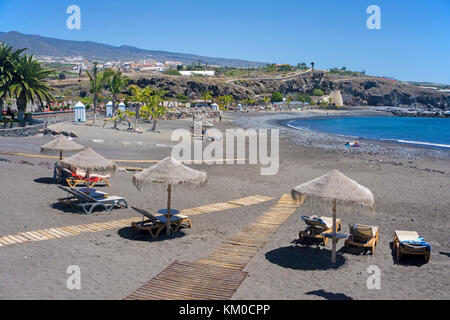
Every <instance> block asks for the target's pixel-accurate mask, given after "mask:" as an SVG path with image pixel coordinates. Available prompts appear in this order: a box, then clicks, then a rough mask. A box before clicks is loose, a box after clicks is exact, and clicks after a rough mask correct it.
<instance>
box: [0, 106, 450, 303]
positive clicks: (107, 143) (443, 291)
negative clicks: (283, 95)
mask: <svg viewBox="0 0 450 320" xmlns="http://www.w3.org/2000/svg"><path fill="white" fill-rule="evenodd" d="M294 116H295V115H294ZM283 117H286V115H283ZM287 117H290V116H287ZM236 119H238V121H237V123H235V122H234V121H235V120H236ZM268 120H271V121H272V122H271V123H267V121H268ZM274 120H279V118H278V116H277V117H274V115H273V114H264V115H252V114H251V115H238V114H235V113H232V114H226V115H225V117H224V122H223V123H221V124H218V125H217V128H219V129H221V130H225V129H228V128H235V127H236V126H237V125H238V124H239V125H243V126H245V127H253V128H261V127H266V126H273V127H275V126H276V123H274V122H273V121H274ZM191 125H192V122H191V121H185V120H180V121H161V122H159V129H160V131H161V132H160V133H159V134H152V133H149V132H146V133H145V134H143V135H137V134H134V133H129V132H126V131H124V130H125V129H126V127H125V125H123V126H120V129H121V130H120V131H115V130H112V129H103V128H101V127H100V126H98V127H92V126H87V125H75V124H73V123H69V122H66V123H60V124H57V125H53V126H52V129H54V130H67V131H74V132H76V133H77V134H78V135H79V136H80V139H79V141H78V142H79V143H80V144H83V145H85V146H88V147H93V148H94V149H95V150H96V151H98V152H99V153H100V154H102V155H104V156H106V157H109V158H111V159H136V160H137V159H154V160H160V159H163V158H164V157H166V156H168V155H169V154H170V151H171V149H170V148H171V146H173V145H174V142H171V141H170V135H171V132H172V130H174V129H177V128H189V127H190V126H191ZM142 127H143V128H144V129H148V128H149V127H150V125H146V124H144V125H142ZM283 130H286V132H288V131H289V130H290V129H283ZM292 139H293V136H291V135H290V134H289V133H286V134H282V138H281V142H280V170H279V173H278V174H277V175H276V176H261V175H260V166H259V165H212V166H210V165H196V166H194V168H195V169H198V170H203V171H206V172H207V173H208V176H209V181H208V184H207V185H206V186H205V187H203V188H201V189H199V188H183V187H180V188H176V189H175V191H174V197H173V201H174V205H175V206H176V207H177V208H179V209H185V208H192V207H198V206H200V205H206V204H212V203H217V202H222V201H228V200H233V199H237V198H242V197H245V196H251V195H256V194H259V195H265V196H271V197H274V198H275V199H278V198H279V197H280V196H281V195H282V194H285V193H290V191H291V189H292V188H293V187H295V186H297V185H299V184H301V183H303V182H307V181H309V180H311V179H313V178H316V177H318V176H321V175H323V174H325V173H327V172H329V171H330V170H332V169H339V170H341V171H342V172H343V173H344V174H346V175H348V176H349V177H351V178H353V179H355V180H357V181H358V182H359V183H361V184H363V185H365V186H367V187H368V188H369V189H371V190H372V192H373V194H374V196H375V199H376V203H377V205H376V213H375V214H374V215H371V216H366V215H361V214H355V213H351V214H349V213H345V212H339V215H340V218H341V219H342V221H343V225H344V232H345V233H348V224H350V223H362V224H371V225H377V226H379V227H380V244H379V247H378V248H377V250H376V252H375V255H374V256H364V255H356V254H353V253H344V252H342V250H341V251H340V254H339V259H338V262H339V264H338V265H339V267H338V268H337V269H330V268H329V258H330V249H331V245H330V244H329V245H328V247H326V248H323V247H320V248H317V247H315V246H312V247H309V246H302V245H299V244H297V243H296V240H297V239H298V232H299V230H300V229H303V228H304V224H303V223H302V222H301V220H300V217H301V216H302V215H310V214H319V215H329V214H327V213H326V212H323V213H321V212H315V211H314V209H313V208H308V207H301V208H300V209H299V210H298V212H297V213H296V214H295V215H294V216H293V217H292V218H291V219H289V221H288V222H287V223H286V224H284V225H283V226H282V227H281V228H280V229H279V231H278V232H277V233H276V234H275V235H274V237H273V238H272V239H271V240H270V241H269V243H267V245H266V246H265V247H264V248H263V249H262V250H261V251H260V252H259V253H258V254H257V256H256V257H255V258H254V259H253V260H252V261H251V263H250V264H249V265H248V266H247V268H246V269H245V271H246V272H248V273H249V277H248V278H247V279H246V280H245V281H244V283H243V285H242V286H241V287H240V288H239V290H238V291H237V292H236V294H235V295H234V297H233V299H237V300H240V299H346V298H352V299H449V298H450V293H449V290H448V287H449V280H448V279H449V278H450V277H449V275H450V271H449V269H448V266H449V260H448V259H449V254H450V246H449V238H448V228H449V227H450V223H449V218H448V214H449V212H450V197H449V192H448V190H450V179H449V173H450V161H449V160H448V159H446V158H445V157H434V156H431V157H425V156H424V157H422V156H421V157H420V159H419V160H416V159H415V158H414V157H415V155H413V156H412V157H409V156H408V157H403V156H404V155H405V154H408V155H409V154H410V153H409V152H410V151H408V152H405V151H399V152H398V153H395V154H394V153H392V154H391V155H390V152H382V151H379V150H377V152H373V153H370V152H368V153H364V152H363V153H361V154H353V153H348V152H344V151H341V150H338V149H335V148H333V147H329V148H327V147H326V145H327V143H325V142H326V141H325V142H324V141H323V140H320V137H317V140H313V142H312V143H311V144H310V145H308V144H302V143H298V141H293V140H292ZM304 139H306V140H309V139H316V138H312V137H309V136H308V137H304ZM330 139H331V138H330ZM50 140H51V137H49V136H43V137H29V138H1V139H0V151H3V152H25V153H35V154H37V153H39V146H40V145H42V144H44V143H46V142H48V141H50ZM316 141H317V142H319V141H321V145H317V144H316ZM294 142H295V143H294ZM386 145H387V144H386ZM377 148H378V147H377ZM392 148H399V147H398V146H393V147H392ZM411 149H414V148H411ZM415 149H417V148H415ZM380 150H381V148H380ZM25 162H26V163H25ZM52 166H53V160H49V159H38V158H25V157H17V156H9V155H2V154H0V176H1V180H0V181H1V182H0V192H1V194H2V195H3V196H2V209H1V215H0V235H7V234H14V233H19V232H25V231H30V230H39V229H44V228H51V227H60V226H70V225H79V224H85V223H93V222H104V221H110V220H116V219H120V218H131V217H134V216H136V214H135V213H134V212H133V211H132V210H129V209H124V210H115V211H113V212H112V213H106V212H97V213H95V214H93V215H91V216H85V215H80V214H77V213H74V212H71V211H69V210H62V208H60V207H58V206H56V205H55V202H56V201H57V198H59V197H62V196H64V193H62V192H61V191H60V190H59V189H58V188H57V187H56V185H54V184H52V183H51V181H50V180H49V179H48V178H49V177H51V175H52V170H51V169H50V168H52ZM132 176H133V173H131V172H129V173H126V172H118V173H116V174H115V175H114V176H113V177H112V179H111V183H112V187H111V189H108V193H110V194H117V195H120V196H123V197H124V198H126V199H127V201H128V202H129V203H130V204H131V205H133V206H136V207H140V208H144V209H148V210H151V211H156V210H158V209H160V208H164V206H165V202H166V194H165V193H164V192H163V190H162V189H155V191H154V192H149V193H139V192H138V191H137V190H136V189H135V188H134V187H133V185H132V181H131V180H132ZM275 202H276V200H274V201H272V202H267V203H264V204H260V205H256V206H249V207H246V208H238V209H232V210H228V211H224V212H217V213H213V214H208V215H199V216H195V217H193V218H192V222H193V225H194V227H193V228H192V229H188V230H183V231H182V232H180V233H179V234H178V235H177V236H174V237H166V236H163V237H161V238H160V239H158V240H152V239H151V238H150V237H147V236H145V235H136V234H134V233H133V231H132V230H131V228H124V229H121V230H113V231H109V232H108V231H105V232H97V233H87V234H82V235H80V236H77V237H72V238H62V239H55V240H49V241H41V242H35V243H26V244H22V245H16V246H8V247H0V299H121V298H124V297H125V296H127V295H128V294H130V293H131V292H132V291H134V290H135V289H137V288H138V287H140V286H141V285H142V284H143V283H145V282H147V281H148V280H150V279H151V278H152V277H154V276H155V275H157V274H158V273H159V272H161V271H162V270H163V269H164V268H165V267H167V266H168V265H169V264H170V263H172V262H173V261H175V260H181V261H194V260H196V259H198V258H202V257H206V256H207V255H208V254H209V253H210V252H212V251H213V250H214V249H215V248H216V247H217V246H218V245H219V244H220V243H221V241H223V240H225V239H228V238H231V237H233V236H234V235H235V234H237V233H238V232H239V231H240V230H242V229H243V228H244V227H245V226H247V225H249V224H251V223H252V222H253V221H254V220H255V219H256V218H257V217H258V216H260V215H261V214H262V213H264V212H265V211H267V210H268V209H269V208H270V206H271V205H273V204H274V203H275ZM394 230H416V231H418V232H419V233H420V234H421V235H422V236H423V237H424V238H425V239H426V240H427V241H428V242H429V243H430V244H431V245H432V246H433V251H432V256H431V261H430V263H429V264H425V265H422V264H421V261H420V259H419V260H418V259H407V260H406V262H405V263H404V264H395V263H394V260H393V256H392V250H391V248H390V244H391V241H392V238H393V234H394ZM342 245H343V244H342V243H340V244H339V246H338V248H339V249H341V247H342ZM71 265H78V266H80V268H81V272H82V290H79V291H77V290H75V291H71V290H68V289H67V287H66V280H67V278H68V275H67V274H66V270H67V268H68V266H71ZM371 265H376V266H378V267H379V268H380V269H381V290H369V289H368V288H367V286H366V281H367V278H368V276H369V274H367V272H366V270H367V268H368V267H369V266H371Z"/></svg>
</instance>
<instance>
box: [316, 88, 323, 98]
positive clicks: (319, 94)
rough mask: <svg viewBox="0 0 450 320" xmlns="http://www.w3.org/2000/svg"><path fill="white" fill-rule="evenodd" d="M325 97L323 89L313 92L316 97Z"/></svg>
mask: <svg viewBox="0 0 450 320" xmlns="http://www.w3.org/2000/svg"><path fill="white" fill-rule="evenodd" d="M323 95H325V92H324V91H323V90H322V89H314V90H313V96H314V97H322V96H323Z"/></svg>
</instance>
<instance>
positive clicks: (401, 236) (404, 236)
mask: <svg viewBox="0 0 450 320" xmlns="http://www.w3.org/2000/svg"><path fill="white" fill-rule="evenodd" d="M419 238H420V236H419V234H418V233H417V232H415V231H395V235H394V241H393V250H394V254H395V258H396V260H397V262H400V259H401V257H402V255H404V254H411V255H421V256H424V258H425V262H426V263H428V262H429V261H430V256H431V251H430V249H429V248H428V247H426V246H421V245H418V244H412V243H411V244H409V243H402V242H403V241H415V240H417V239H419Z"/></svg>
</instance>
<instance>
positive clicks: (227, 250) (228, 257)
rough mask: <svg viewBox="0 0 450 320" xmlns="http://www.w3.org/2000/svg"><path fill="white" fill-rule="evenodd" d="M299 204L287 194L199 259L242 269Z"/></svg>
mask: <svg viewBox="0 0 450 320" xmlns="http://www.w3.org/2000/svg"><path fill="white" fill-rule="evenodd" d="M298 207H299V204H298V203H296V202H295V201H294V200H293V199H292V197H291V195H284V196H283V197H281V199H280V201H279V202H278V203H277V204H276V205H274V206H273V207H272V208H270V210H269V211H268V212H266V213H264V214H263V215H262V216H260V217H259V218H258V219H257V220H256V221H255V222H254V223H252V224H251V225H249V226H247V227H246V228H244V229H243V230H242V231H241V232H240V233H239V234H238V235H236V236H235V237H233V238H231V239H228V240H226V241H224V242H223V243H222V244H221V245H220V246H219V247H218V248H217V249H216V250H215V251H214V252H213V253H211V254H210V255H209V256H208V257H207V258H204V259H198V260H197V262H199V263H203V264H208V265H213V266H219V267H224V268H230V269H236V270H243V269H244V268H245V267H246V266H247V264H248V263H249V262H250V261H251V260H252V259H253V257H254V256H255V255H256V253H257V252H258V251H259V250H260V249H262V247H264V245H265V244H266V243H267V242H268V241H269V239H270V238H271V237H272V236H273V234H274V233H275V232H277V230H278V229H279V228H280V227H281V226H282V225H283V224H284V223H285V222H286V220H287V219H289V218H290V217H291V216H292V215H293V214H294V213H295V211H297V209H298Z"/></svg>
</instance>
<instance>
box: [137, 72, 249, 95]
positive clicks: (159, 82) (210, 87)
mask: <svg viewBox="0 0 450 320" xmlns="http://www.w3.org/2000/svg"><path fill="white" fill-rule="evenodd" d="M131 84H136V85H138V86H140V87H146V86H152V87H155V88H158V89H162V90H166V91H168V94H167V97H169V98H174V97H176V96H177V95H184V96H187V97H189V98H190V99H200V98H201V93H202V92H204V91H211V92H212V95H213V96H216V97H217V96H222V95H232V96H233V97H235V98H236V99H245V98H247V97H251V96H252V95H253V94H254V93H253V92H252V90H250V89H247V88H243V87H238V86H235V85H233V84H226V83H224V82H222V81H219V80H212V79H206V78H201V77H198V78H197V77H164V76H154V77H151V78H141V79H137V80H133V81H132V82H131Z"/></svg>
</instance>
